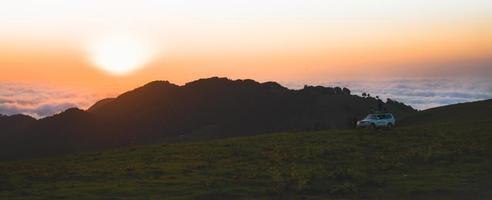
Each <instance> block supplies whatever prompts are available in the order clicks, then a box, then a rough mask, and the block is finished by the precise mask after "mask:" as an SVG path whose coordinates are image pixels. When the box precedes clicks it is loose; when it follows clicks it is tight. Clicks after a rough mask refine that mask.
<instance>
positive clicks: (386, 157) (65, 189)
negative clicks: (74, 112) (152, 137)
mask: <svg viewBox="0 0 492 200" xmlns="http://www.w3.org/2000/svg"><path fill="white" fill-rule="evenodd" d="M491 124H492V121H491V120H485V119H484V120H482V121H474V122H473V123H471V124H449V123H439V124H432V125H423V126H415V127H401V128H397V129H394V130H329V131H320V132H302V133H277V134H268V135H261V136H254V137H242V138H232V139H222V140H214V141H205V142H183V143H178V144H163V145H150V146H138V147H132V148H125V149H117V150H111V151H104V152H93V153H85V154H79V155H69V156H61V157H52V158H45V159H36V160H23V161H5V162H0V199H59V198H61V199H416V198H418V199H463V198H474V197H476V198H479V199H484V198H485V199H487V198H492V194H491V192H489V191H488V190H489V188H490V186H492V160H491V158H492V125H491Z"/></svg>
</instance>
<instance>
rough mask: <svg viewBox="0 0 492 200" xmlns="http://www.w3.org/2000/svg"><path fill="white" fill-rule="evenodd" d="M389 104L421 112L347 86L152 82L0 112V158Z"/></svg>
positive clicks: (274, 124) (199, 135)
mask: <svg viewBox="0 0 492 200" xmlns="http://www.w3.org/2000/svg"><path fill="white" fill-rule="evenodd" d="M378 107H383V108H384V109H385V110H387V111H389V112H392V113H394V114H395V115H396V117H397V118H398V117H402V116H405V115H408V114H411V113H414V112H416V110H414V109H413V108H412V107H410V106H407V105H404V104H402V103H399V102H397V101H393V100H388V101H387V102H382V101H381V100H379V99H376V98H372V97H360V96H356V95H351V94H350V90H349V89H347V88H339V87H334V88H331V87H322V86H305V87H304V88H302V89H299V90H291V89H288V88H285V87H283V86H282V85H280V84H278V83H275V82H265V83H259V82H256V81H253V80H230V79H227V78H218V77H213V78H207V79H200V80H196V81H193V82H189V83H187V84H185V85H183V86H178V85H175V84H172V83H170V82H168V81H154V82H150V83H148V84H146V85H144V86H142V87H139V88H136V89H134V90H132V91H128V92H126V93H123V94H121V95H119V96H118V97H117V98H108V99H103V100H101V101H99V102H97V103H95V104H94V105H93V106H92V107H90V108H89V109H87V110H80V109H77V108H71V109H68V110H66V111H64V112H62V113H59V114H56V115H54V116H50V117H46V118H43V119H39V120H36V119H34V118H32V117H29V116H25V115H14V116H0V129H1V130H2V132H1V133H0V137H2V139H1V140H0V141H1V142H0V158H1V159H15V158H25V157H36V156H44V155H56V154H63V153H72V152H80V151H86V150H99V149H106V148H114V147H123V146H129V145H140V144H151V143H160V142H176V141H180V140H202V139H212V138H224V137H234V136H246V135H256V134H261V133H270V132H281V131H306V130H319V129H330V128H349V127H352V126H353V122H354V120H356V119H358V118H360V117H362V116H363V115H365V114H367V113H369V112H371V111H373V110H376V109H378Z"/></svg>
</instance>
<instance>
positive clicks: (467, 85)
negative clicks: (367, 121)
mask: <svg viewBox="0 0 492 200" xmlns="http://www.w3.org/2000/svg"><path fill="white" fill-rule="evenodd" d="M491 79H492V78H484V77H482V78H479V77H467V78H465V77H462V78H453V77H447V78H397V79H391V80H370V81H344V82H333V83H327V84H324V85H331V86H333V85H336V86H344V87H347V88H349V89H351V90H352V92H353V93H354V94H359V95H360V94H362V93H363V92H366V93H369V94H371V96H379V97H380V98H382V99H386V98H391V99H395V100H398V101H401V102H403V103H405V104H408V105H411V106H413V107H414V108H417V109H428V108H432V107H437V106H443V105H449V104H456V103H463V102H470V101H478V100H485V99H492V80H491Z"/></svg>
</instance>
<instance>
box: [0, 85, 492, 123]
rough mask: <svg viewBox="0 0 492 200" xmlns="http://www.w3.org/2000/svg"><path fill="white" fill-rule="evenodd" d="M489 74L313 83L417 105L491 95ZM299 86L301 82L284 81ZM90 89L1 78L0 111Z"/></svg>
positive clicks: (85, 100) (75, 103)
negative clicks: (480, 76)
mask: <svg viewBox="0 0 492 200" xmlns="http://www.w3.org/2000/svg"><path fill="white" fill-rule="evenodd" d="M491 79H492V78H476V77H471V78H470V77H469V78H463V77H462V78H422V77H420V78H395V79H384V80H365V81H360V80H358V81H341V82H340V81H338V82H326V83H320V84H316V85H324V86H331V87H333V86H339V87H347V88H349V89H350V90H351V91H352V93H353V94H358V95H361V94H362V93H363V92H366V93H370V94H371V96H379V97H380V98H382V99H386V98H391V99H395V100H398V101H400V102H403V103H405V104H408V105H411V106H413V107H414V108H417V109H421V110H423V109H428V108H432V107H437V106H443V105H449V104H455V103H462V102H470V101H477V100H484V99H492V80H491ZM283 85H285V86H287V87H289V88H302V87H303V86H304V84H296V83H294V84H292V83H290V84H283ZM110 96H112V95H111V94H109V93H108V94H101V93H95V92H91V91H82V90H74V89H61V88H57V87H45V86H35V85H29V84H19V83H2V82H0V114H4V115H13V114H26V115H30V116H33V117H35V118H43V117H46V116H51V115H53V114H56V113H59V112H61V111H64V110H66V109H68V108H71V107H78V108H81V109H86V108H88V107H90V106H91V105H92V104H93V103H95V102H96V101H98V100H100V99H103V98H106V97H110Z"/></svg>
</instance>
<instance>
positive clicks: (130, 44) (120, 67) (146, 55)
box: [88, 35, 152, 75]
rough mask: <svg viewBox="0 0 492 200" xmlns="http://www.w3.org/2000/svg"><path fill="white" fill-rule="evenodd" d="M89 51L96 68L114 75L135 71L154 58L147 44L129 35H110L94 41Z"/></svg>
mask: <svg viewBox="0 0 492 200" xmlns="http://www.w3.org/2000/svg"><path fill="white" fill-rule="evenodd" d="M88 51H89V56H90V60H91V61H92V63H93V64H94V65H95V66H97V67H98V68H100V69H102V70H104V71H107V72H109V73H111V74H114V75H125V74H128V73H130V72H132V71H135V70H136V69H139V68H141V67H143V66H144V65H145V64H146V63H147V62H148V61H149V60H150V58H151V56H152V53H151V50H150V47H149V46H148V45H147V43H145V42H144V41H142V40H139V39H138V38H136V37H132V36H128V35H110V36H106V37H102V38H100V39H98V40H94V41H92V42H91V43H90V45H89V49H88Z"/></svg>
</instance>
